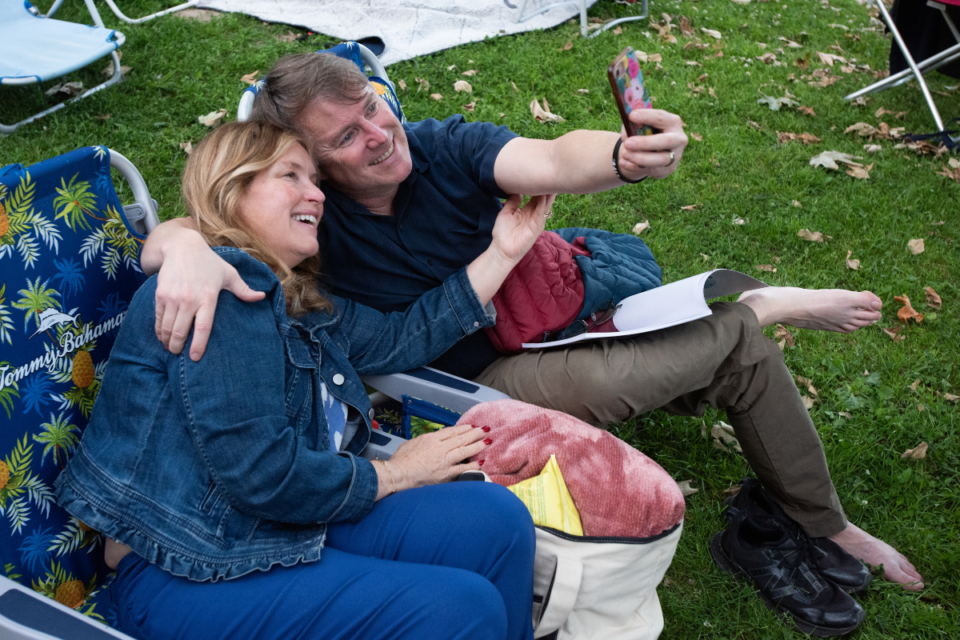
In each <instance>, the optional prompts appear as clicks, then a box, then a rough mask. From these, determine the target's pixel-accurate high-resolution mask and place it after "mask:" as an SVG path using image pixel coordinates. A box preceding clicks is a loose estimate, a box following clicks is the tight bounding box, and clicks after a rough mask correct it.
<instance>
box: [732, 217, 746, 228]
mask: <svg viewBox="0 0 960 640" xmlns="http://www.w3.org/2000/svg"><path fill="white" fill-rule="evenodd" d="M733 224H736V225H739V226H741V227H742V226H743V225H745V224H747V221H746V220H744V219H743V218H740V217H736V218H734V219H733Z"/></svg>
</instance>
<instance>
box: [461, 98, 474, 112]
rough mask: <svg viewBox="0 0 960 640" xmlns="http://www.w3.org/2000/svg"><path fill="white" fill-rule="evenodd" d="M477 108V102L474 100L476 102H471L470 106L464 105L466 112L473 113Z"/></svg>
mask: <svg viewBox="0 0 960 640" xmlns="http://www.w3.org/2000/svg"><path fill="white" fill-rule="evenodd" d="M476 106H477V101H476V100H474V101H473V102H471V103H470V104H465V105H463V108H464V110H465V111H473V109H474V107H476Z"/></svg>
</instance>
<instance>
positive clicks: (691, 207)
mask: <svg viewBox="0 0 960 640" xmlns="http://www.w3.org/2000/svg"><path fill="white" fill-rule="evenodd" d="M702 206H703V205H702V204H688V205H687V206H685V207H680V210H681V211H693V210H694V209H699V208H700V207H702Z"/></svg>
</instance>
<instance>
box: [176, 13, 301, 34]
mask: <svg viewBox="0 0 960 640" xmlns="http://www.w3.org/2000/svg"><path fill="white" fill-rule="evenodd" d="M215 15H218V12H216V11H210V10H209V9H187V10H185V11H179V12H177V13H175V14H174V17H176V18H180V19H181V20H199V21H200V22H210V20H212V19H213V16H215ZM264 24H266V23H264ZM294 37H296V36H294Z"/></svg>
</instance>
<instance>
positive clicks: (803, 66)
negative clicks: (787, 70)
mask: <svg viewBox="0 0 960 640" xmlns="http://www.w3.org/2000/svg"><path fill="white" fill-rule="evenodd" d="M793 64H794V65H795V66H796V67H797V68H798V69H800V70H801V71H806V70H807V69H808V68H809V67H810V61H809V60H807V59H806V58H797V60H796V61H795V62H794V63H793Z"/></svg>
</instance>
